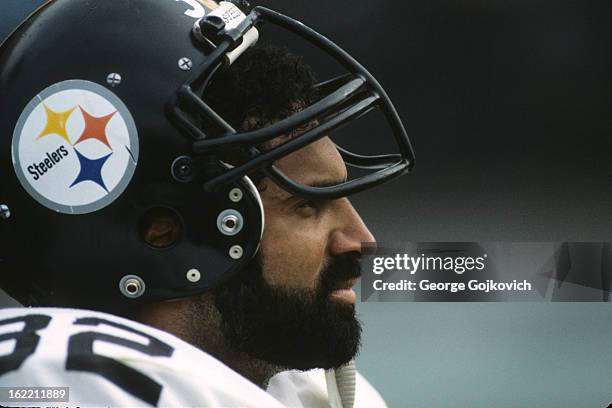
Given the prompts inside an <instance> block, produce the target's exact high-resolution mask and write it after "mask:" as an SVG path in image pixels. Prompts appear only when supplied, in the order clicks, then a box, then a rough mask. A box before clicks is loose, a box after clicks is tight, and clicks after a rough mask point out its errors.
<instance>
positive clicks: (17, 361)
mask: <svg viewBox="0 0 612 408" xmlns="http://www.w3.org/2000/svg"><path fill="white" fill-rule="evenodd" d="M0 387H11V389H24V388H26V387H69V401H68V402H62V403H60V402H57V403H47V404H43V405H44V406H62V407H71V408H73V407H81V408H83V407H151V406H153V407H194V408H195V407H215V408H217V407H227V408H232V407H266V408H279V407H282V406H283V405H282V404H281V403H280V402H279V401H278V400H276V399H275V398H274V397H272V396H271V395H270V394H268V393H266V392H265V391H264V390H262V389H261V388H259V387H258V386H256V385H255V384H253V383H252V382H250V381H249V380H247V379H246V378H244V377H242V376H241V375H239V374H238V373H236V372H235V371H233V370H232V369H230V368H229V367H227V366H226V365H224V364H223V363H221V362H220V361H219V360H217V359H215V358H214V357H212V356H210V355H208V354H206V353H205V352H203V351H201V350H199V349H197V348H196V347H193V346H191V345H190V344H188V343H186V342H184V341H182V340H180V339H179V338H177V337H175V336H173V335H171V334H169V333H166V332H163V331H161V330H157V329H154V328H152V327H149V326H146V325H143V324H140V323H137V322H134V321H131V320H127V319H123V318H120V317H117V316H113V315H109V314H106V313H100V312H93V311H87V310H75V309H57V308H29V309H26V308H14V309H0ZM5 391H6V390H5ZM5 398H6V397H3V399H5ZM0 405H3V406H36V405H40V403H25V402H11V401H10V400H3V401H0Z"/></svg>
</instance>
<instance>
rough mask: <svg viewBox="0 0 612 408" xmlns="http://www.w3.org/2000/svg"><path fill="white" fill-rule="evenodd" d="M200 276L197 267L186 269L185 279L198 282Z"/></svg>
mask: <svg viewBox="0 0 612 408" xmlns="http://www.w3.org/2000/svg"><path fill="white" fill-rule="evenodd" d="M200 278H202V274H201V273H200V271H198V270H197V269H195V268H193V269H190V270H188V271H187V280H188V281H189V282H193V283H195V282H198V281H199V280H200Z"/></svg>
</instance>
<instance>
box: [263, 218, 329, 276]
mask: <svg viewBox="0 0 612 408" xmlns="http://www.w3.org/2000/svg"><path fill="white" fill-rule="evenodd" d="M326 246H327V240H326V239H325V237H324V236H323V235H322V234H316V232H315V231H313V230H312V229H311V230H307V229H305V228H294V227H292V226H290V225H287V224H281V225H279V223H274V222H271V223H270V224H269V225H267V226H266V230H265V232H264V236H263V238H262V242H261V249H260V250H261V257H262V261H263V275H264V278H265V279H266V281H267V282H268V283H269V284H271V285H275V286H286V287H293V288H315V287H316V283H317V279H318V277H319V272H320V271H321V268H322V265H323V263H324V260H325V251H326Z"/></svg>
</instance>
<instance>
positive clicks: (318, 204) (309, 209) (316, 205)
mask: <svg viewBox="0 0 612 408" xmlns="http://www.w3.org/2000/svg"><path fill="white" fill-rule="evenodd" d="M322 206H323V202H322V201H320V200H308V199H304V200H300V201H299V202H298V203H297V204H296V205H295V207H294V208H295V212H296V213H297V214H299V215H301V216H304V217H312V216H316V215H318V214H319V213H320V211H321V208H322Z"/></svg>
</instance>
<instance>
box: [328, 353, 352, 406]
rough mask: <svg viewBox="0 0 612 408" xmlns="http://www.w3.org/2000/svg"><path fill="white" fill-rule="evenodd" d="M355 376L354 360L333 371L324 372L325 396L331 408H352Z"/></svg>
mask: <svg viewBox="0 0 612 408" xmlns="http://www.w3.org/2000/svg"><path fill="white" fill-rule="evenodd" d="M356 376H357V369H356V368H355V360H351V361H349V362H348V363H346V364H345V365H343V366H342V367H339V368H336V369H335V370H334V369H332V370H327V371H325V380H326V383H327V394H328V395H329V403H330V406H331V407H332V408H353V405H354V404H355V382H356Z"/></svg>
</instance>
